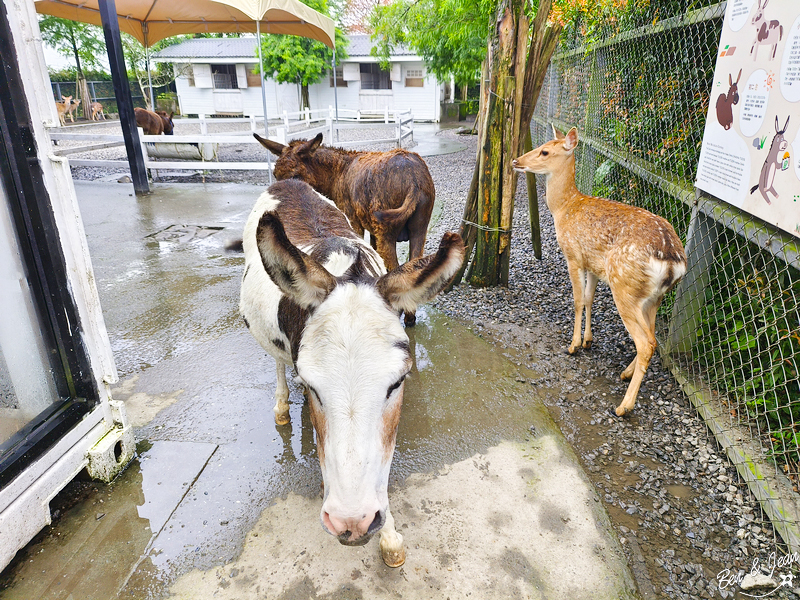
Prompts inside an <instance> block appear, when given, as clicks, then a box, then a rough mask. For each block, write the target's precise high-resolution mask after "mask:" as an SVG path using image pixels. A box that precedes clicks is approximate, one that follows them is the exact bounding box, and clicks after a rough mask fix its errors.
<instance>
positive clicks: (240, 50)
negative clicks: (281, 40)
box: [153, 37, 256, 60]
mask: <svg viewBox="0 0 800 600" xmlns="http://www.w3.org/2000/svg"><path fill="white" fill-rule="evenodd" d="M255 56H256V38H255V37H240V38H197V39H191V40H186V41H185V42H181V43H180V44H175V45H174V46H167V47H166V48H164V49H163V50H159V51H158V52H154V53H153V58H252V59H253V60H255Z"/></svg>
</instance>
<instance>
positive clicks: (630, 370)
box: [619, 356, 636, 379]
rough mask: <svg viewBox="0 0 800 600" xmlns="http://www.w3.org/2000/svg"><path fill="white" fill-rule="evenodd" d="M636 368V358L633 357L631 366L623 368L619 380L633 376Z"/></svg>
mask: <svg viewBox="0 0 800 600" xmlns="http://www.w3.org/2000/svg"><path fill="white" fill-rule="evenodd" d="M635 368H636V357H635V356H634V357H633V360H632V361H631V364H629V365H628V366H627V367H625V370H624V371H623V372H622V373H621V374H620V376H619V378H620V379H630V378H631V377H632V376H633V370H634V369H635Z"/></svg>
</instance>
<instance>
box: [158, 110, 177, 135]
mask: <svg viewBox="0 0 800 600" xmlns="http://www.w3.org/2000/svg"><path fill="white" fill-rule="evenodd" d="M156 114H157V115H158V116H159V117H161V122H162V123H163V124H164V135H172V134H173V130H174V128H175V124H174V123H173V121H172V117H173V116H174V115H175V112H174V111H173V112H171V113H169V114H167V111H165V110H157V111H156Z"/></svg>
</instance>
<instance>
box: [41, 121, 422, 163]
mask: <svg viewBox="0 0 800 600" xmlns="http://www.w3.org/2000/svg"><path fill="white" fill-rule="evenodd" d="M390 115H391V116H392V117H393V119H392V118H390ZM259 122H260V124H261V127H260V129H259V127H258V126H259ZM191 123H197V124H198V125H199V127H200V133H199V134H192V135H170V136H164V135H144V133H143V132H142V130H141V129H139V140H140V143H141V144H142V154H143V156H144V161H145V168H146V169H176V170H181V169H189V170H222V169H225V170H229V169H232V170H257V171H262V170H267V169H270V168H271V167H272V163H273V162H274V161H269V162H268V161H267V160H265V161H263V162H220V161H218V160H215V159H216V156H217V149H218V145H219V144H259V142H258V140H256V139H255V138H254V137H253V136H252V135H250V134H251V133H254V132H258V131H263V127H264V125H263V124H264V118H263V117H257V116H255V115H251V116H248V117H221V118H212V119H209V118H206V117H205V115H199V117H198V118H185V119H180V124H182V125H183V124H191ZM209 123H215V124H216V123H242V124H244V123H247V124H249V128H248V129H249V130H243V131H234V132H226V133H209V132H208V125H209ZM367 123H368V124H369V125H370V126H371V127H373V128H374V127H380V128H386V129H388V130H392V133H393V135H392V136H391V137H387V138H382V139H374V140H368V141H367V142H368V143H372V144H377V143H394V144H396V145H397V147H398V148H399V147H401V146H402V142H403V140H404V139H405V138H408V137H410V138H411V140H412V141H413V140H414V117H413V116H412V114H411V111H410V110H409V111H404V112H395V111H390V110H389V109H388V108H387V109H384V111H383V113H382V114H372V113H370V114H366V113H362V112H361V111H355V110H347V109H339V119H338V121H337V120H336V115H335V111H334V109H333V107H329V108H328V109H322V110H320V109H317V110H309V109H306V110H304V111H298V112H293V113H287V112H285V111H284V113H283V115H282V116H281V119H280V124H279V125H278V124H276V123H275V122H274V121H273V122H272V123H270V129H274V130H275V134H274V135H271V136H270V139H273V140H275V141H277V142H279V143H281V144H286V143H288V142H289V141H291V140H293V139H298V138H306V139H308V138H310V137H312V136H314V135H316V134H318V133H325V132H327V133H328V136H329V137H328V143H329V144H330V145H336V146H354V145H359V144H363V143H365V141H345V142H340V141H338V138H339V135H338V134H339V131H341V130H344V129H351V128H356V127H362V126H363V125H364V124H367ZM298 126H302V128H301V129H296V130H294V131H290V130H292V129H295V128H296V127H298ZM69 129H72V126H70V127H69ZM50 139H52V140H53V141H56V142H58V141H60V140H64V141H86V142H91V143H90V144H87V145H81V146H74V147H69V148H59V149H57V150H54V151H53V153H54V154H56V155H58V156H68V155H70V154H77V153H80V152H90V151H92V150H101V149H105V148H111V147H114V146H122V145H124V140H123V137H122V135H120V134H96V133H74V132H68V131H63V129H62V128H53V129H51V130H50ZM165 145H169V148H168V149H165V148H163V146H165ZM159 146H162V147H161V148H159ZM192 146H194V147H196V151H195V149H193V148H192ZM167 153H171V154H172V155H176V156H175V158H177V157H182V156H184V155H186V156H189V155H192V156H193V159H190V160H172V161H169V160H152V159H151V155H153V156H159V155H160V156H164V154H167ZM70 165H71V166H75V167H99V168H104V167H105V168H127V167H128V161H125V160H100V159H96V160H95V159H84V158H72V159H70Z"/></svg>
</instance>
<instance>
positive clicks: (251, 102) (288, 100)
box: [175, 64, 299, 118]
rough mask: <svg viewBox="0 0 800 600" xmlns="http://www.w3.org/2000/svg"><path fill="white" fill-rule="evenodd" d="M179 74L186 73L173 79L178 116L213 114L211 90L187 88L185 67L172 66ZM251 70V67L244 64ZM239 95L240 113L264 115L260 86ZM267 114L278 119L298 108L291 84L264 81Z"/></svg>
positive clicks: (189, 86)
mask: <svg viewBox="0 0 800 600" xmlns="http://www.w3.org/2000/svg"><path fill="white" fill-rule="evenodd" d="M176 66H177V68H178V70H179V72H186V74H184V75H181V76H179V77H178V78H177V79H176V80H175V88H176V90H177V92H178V98H179V102H180V107H181V113H182V114H185V115H188V114H203V115H213V114H214V113H215V112H216V111H215V109H214V90H213V89H212V88H199V87H195V86H191V85H189V82H190V79H189V76H188V70H187V69H186V68H185V67H186V65H180V64H179V65H176ZM248 66H249V67H250V68H252V65H248ZM239 91H240V93H241V96H242V114H244V115H256V116H262V115H263V113H264V109H263V103H262V101H261V87H259V86H256V87H247V88H244V89H240V90H239ZM266 93H267V114H268V115H269V117H270V118H273V117H276V116H279V115H281V114H282V113H283V111H284V110H285V111H287V112H294V111H297V110H298V106H299V92H298V89H297V86H296V85H295V84H293V83H280V84H277V83H275V82H274V81H272V80H270V79H268V80H267V82H266Z"/></svg>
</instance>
